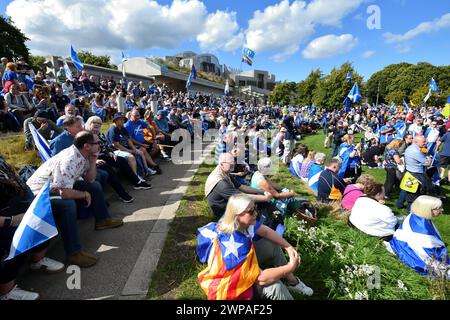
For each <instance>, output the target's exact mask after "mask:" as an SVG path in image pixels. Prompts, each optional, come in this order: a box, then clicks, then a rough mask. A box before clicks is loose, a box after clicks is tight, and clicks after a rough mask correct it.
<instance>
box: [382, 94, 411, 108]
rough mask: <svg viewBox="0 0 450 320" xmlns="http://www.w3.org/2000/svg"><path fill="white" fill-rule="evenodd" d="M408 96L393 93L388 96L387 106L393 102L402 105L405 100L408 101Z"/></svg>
mask: <svg viewBox="0 0 450 320" xmlns="http://www.w3.org/2000/svg"><path fill="white" fill-rule="evenodd" d="M406 98H407V95H406V94H405V93H404V92H403V91H392V92H390V93H389V94H387V95H386V98H385V100H386V104H390V103H391V102H392V101H393V102H394V103H395V104H396V105H399V104H402V103H403V100H405V101H406Z"/></svg>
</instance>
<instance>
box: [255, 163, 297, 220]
mask: <svg viewBox="0 0 450 320" xmlns="http://www.w3.org/2000/svg"><path fill="white" fill-rule="evenodd" d="M274 174H275V170H274V167H273V164H272V160H271V159H270V158H262V159H260V160H259V161H258V171H256V172H255V173H254V174H253V176H252V181H251V184H250V186H251V187H252V188H255V189H258V190H262V191H264V192H268V193H270V195H271V196H272V197H273V199H272V203H273V204H274V205H275V207H276V208H277V209H278V210H279V211H280V212H281V214H282V215H283V216H285V215H288V214H291V213H292V212H293V211H294V210H295V209H296V205H297V202H298V199H296V198H295V192H293V191H291V190H288V189H286V188H284V187H282V186H280V185H279V184H277V183H275V182H273V181H271V180H270V177H271V176H273V175H274Z"/></svg>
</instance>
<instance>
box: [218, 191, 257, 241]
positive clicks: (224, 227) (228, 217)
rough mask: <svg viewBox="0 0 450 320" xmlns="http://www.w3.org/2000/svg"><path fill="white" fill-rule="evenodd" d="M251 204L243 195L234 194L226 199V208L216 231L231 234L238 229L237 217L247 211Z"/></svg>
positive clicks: (247, 197) (248, 198) (246, 196)
mask: <svg viewBox="0 0 450 320" xmlns="http://www.w3.org/2000/svg"><path fill="white" fill-rule="evenodd" d="M251 202H252V200H251V199H250V197H249V196H248V195H246V194H244V193H239V194H235V195H233V196H231V197H230V199H228V204H227V208H226V209H225V213H224V215H223V218H222V219H221V220H220V221H219V223H218V225H217V230H219V231H221V232H223V233H227V234H232V233H233V232H234V231H236V230H237V229H238V228H239V221H238V217H239V216H240V215H241V214H242V213H243V212H244V211H245V209H247V207H248V206H249V204H250V203H251Z"/></svg>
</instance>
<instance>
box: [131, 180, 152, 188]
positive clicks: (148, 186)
mask: <svg viewBox="0 0 450 320" xmlns="http://www.w3.org/2000/svg"><path fill="white" fill-rule="evenodd" d="M151 188H152V186H151V185H150V184H148V183H146V182H145V181H139V182H138V183H137V184H136V185H135V186H134V190H148V189H151Z"/></svg>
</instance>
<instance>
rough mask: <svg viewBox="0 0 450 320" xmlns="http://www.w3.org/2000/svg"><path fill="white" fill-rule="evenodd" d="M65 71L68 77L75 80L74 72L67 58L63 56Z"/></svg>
mask: <svg viewBox="0 0 450 320" xmlns="http://www.w3.org/2000/svg"><path fill="white" fill-rule="evenodd" d="M63 66H64V72H65V73H66V78H67V79H69V80H70V81H73V76H72V72H71V71H70V68H69V65H68V64H67V61H66V58H63Z"/></svg>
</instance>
